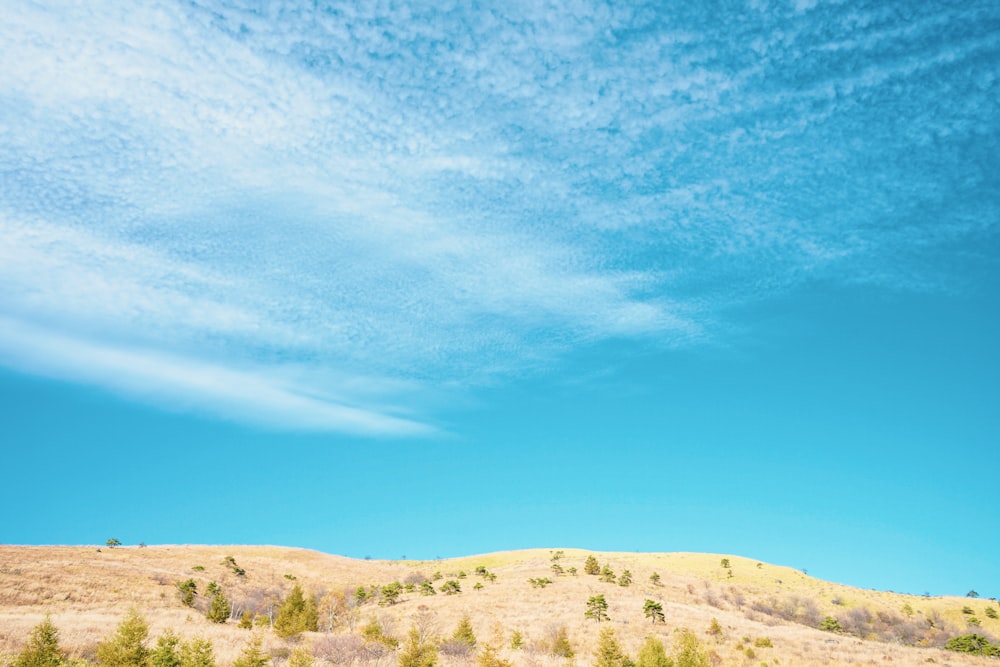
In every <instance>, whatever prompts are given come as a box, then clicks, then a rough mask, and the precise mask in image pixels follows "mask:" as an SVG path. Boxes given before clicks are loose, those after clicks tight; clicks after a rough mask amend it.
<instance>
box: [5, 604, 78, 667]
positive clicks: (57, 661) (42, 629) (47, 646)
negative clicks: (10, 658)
mask: <svg viewBox="0 0 1000 667" xmlns="http://www.w3.org/2000/svg"><path fill="white" fill-rule="evenodd" d="M65 662H66V654H65V653H63V651H62V649H60V648H59V630H57V629H56V626H55V624H54V623H52V619H51V618H49V617H48V616H46V617H45V620H44V621H42V622H41V623H39V624H38V625H36V626H35V628H34V629H33V630H32V631H31V638H30V639H29V640H28V644H27V645H26V646H25V647H24V649H23V650H22V651H21V652H20V653H19V654H18V656H17V658H15V659H14V667H61V666H62V665H63V664H65Z"/></svg>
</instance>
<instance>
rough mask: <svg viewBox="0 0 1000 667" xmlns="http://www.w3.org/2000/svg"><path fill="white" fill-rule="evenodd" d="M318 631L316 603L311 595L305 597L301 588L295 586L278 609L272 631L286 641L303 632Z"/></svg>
mask: <svg viewBox="0 0 1000 667" xmlns="http://www.w3.org/2000/svg"><path fill="white" fill-rule="evenodd" d="M318 629H319V612H318V611H317V609H316V601H315V600H314V599H313V597H312V596H311V595H309V596H307V595H305V594H304V593H303V592H302V587H301V586H299V585H298V584H295V586H294V587H293V588H292V590H291V592H289V593H288V596H287V597H286V598H285V599H284V601H283V602H282V603H281V607H280V608H278V615H277V616H275V618H274V631H275V632H276V633H277V634H278V636H279V637H281V638H283V639H288V638H290V637H296V636H298V635H299V634H301V633H303V632H316V630H318Z"/></svg>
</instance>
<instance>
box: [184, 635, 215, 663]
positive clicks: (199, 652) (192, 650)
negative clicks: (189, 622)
mask: <svg viewBox="0 0 1000 667" xmlns="http://www.w3.org/2000/svg"><path fill="white" fill-rule="evenodd" d="M180 667H215V652H214V651H213V650H212V642H210V641H209V640H207V639H202V638H200V637H196V638H195V639H192V640H190V641H186V642H184V643H183V644H181V665H180Z"/></svg>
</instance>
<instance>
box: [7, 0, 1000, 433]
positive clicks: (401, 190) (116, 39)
mask: <svg viewBox="0 0 1000 667" xmlns="http://www.w3.org/2000/svg"><path fill="white" fill-rule="evenodd" d="M799 4H800V5H801V7H800V9H804V8H806V5H808V8H809V9H810V11H808V12H805V14H803V15H796V14H795V12H790V11H788V7H787V6H784V8H783V9H778V8H776V7H773V8H771V10H769V11H765V12H761V13H760V14H757V15H750V14H746V13H743V12H736V13H727V12H721V13H712V14H708V13H705V12H704V10H702V9H698V8H697V7H686V8H684V9H683V11H682V10H681V8H680V7H677V8H674V9H675V10H676V11H663V12H660V11H652V10H650V11H639V10H633V9H630V8H625V9H623V8H618V7H614V6H612V5H608V4H606V3H598V2H589V1H581V2H575V3H553V4H550V5H538V4H537V3H528V4H527V5H525V6H522V7H517V6H510V5H504V6H502V7H500V6H498V7H494V8H489V7H483V8H479V9H475V10H469V9H466V8H464V7H462V6H458V5H456V6H455V7H451V8H443V7H430V8H426V9H424V8H419V7H416V6H410V5H407V4H405V3H404V4H401V5H394V6H392V7H389V6H384V5H381V4H378V3H372V4H359V3H344V4H342V5H338V4H336V3H334V4H331V5H329V6H326V7H324V8H322V9H320V8H306V9H303V8H302V7H299V6H297V3H280V2H279V3H271V4H269V5H268V6H267V8H264V9H259V10H258V9H257V8H250V7H242V6H241V3H239V2H235V1H234V2H221V1H219V2H207V3H202V4H199V5H197V6H193V5H189V4H178V3H173V2H167V1H165V0H164V1H162V2H154V3H147V4H145V5H144V6H143V7H141V8H128V9H125V8H119V7H118V6H116V5H113V4H108V3H84V4H76V5H72V6H68V7H67V6H62V5H59V6H57V4H55V3H52V4H47V3H44V2H31V3H29V2H15V3H13V4H11V5H10V6H8V7H5V21H4V22H3V23H2V24H0V178H2V183H3V186H4V187H3V189H2V193H0V236H2V240H3V243H2V244H0V285H2V287H3V293H2V295H0V315H3V316H5V317H6V318H7V319H8V321H9V322H11V323H13V325H16V326H20V327H26V328H28V329H31V330H32V331H37V332H38V333H39V335H38V336H37V338H38V340H47V341H49V342H48V343H46V345H47V346H48V347H47V348H46V349H49V348H51V349H53V350H56V351H57V352H56V354H57V356H58V355H59V354H61V353H58V349H65V350H73V351H75V352H76V353H80V354H83V353H85V352H92V353H93V354H92V355H91V356H93V357H94V359H98V360H103V361H101V362H100V363H97V362H96V361H95V362H94V363H91V364H89V365H87V364H82V363H81V364H79V365H76V366H74V365H73V364H69V363H66V364H63V366H64V367H66V368H71V367H72V368H76V369H77V370H74V371H72V372H71V371H69V370H67V371H65V373H64V376H66V377H73V378H75V379H79V380H81V381H86V382H92V383H96V384H101V385H104V386H109V387H112V388H117V389H118V390H121V391H126V392H134V391H136V389H135V388H136V387H137V386H138V385H141V384H144V383H146V384H153V385H156V384H157V381H156V378H157V377H159V378H160V379H161V380H162V384H163V386H165V387H172V388H173V389H169V390H165V393H166V394H171V395H180V394H183V390H182V389H181V388H183V387H189V388H192V387H193V388H195V389H197V392H196V393H198V395H199V396H203V397H206V399H205V400H204V401H202V403H203V404H204V405H209V406H215V408H214V409H215V410H216V411H217V412H219V414H225V415H227V416H232V415H233V414H235V413H237V412H241V413H242V414H249V413H250V412H253V411H254V410H242V409H240V408H238V407H237V406H238V405H239V404H244V405H246V406H257V405H258V404H260V403H261V402H262V401H260V400H258V399H255V398H254V396H270V397H271V398H273V399H274V400H273V401H272V403H273V405H276V406H279V405H280V406H284V407H283V409H285V410H287V412H288V414H289V415H292V414H297V415H303V414H311V415H313V417H310V418H308V419H306V418H302V419H305V421H309V419H312V421H313V423H316V424H322V425H323V427H324V428H331V429H334V430H336V429H346V430H351V431H359V430H360V431H364V430H366V429H368V430H369V431H371V432H389V431H392V429H393V428H395V427H393V426H386V424H390V425H391V424H395V423H396V422H395V421H394V420H397V419H403V421H404V422H405V424H410V422H409V421H408V420H409V419H411V418H409V417H407V418H400V417H399V416H398V415H399V414H401V413H400V412H399V410H398V409H397V408H395V407H382V404H383V402H382V401H381V400H380V396H381V398H384V399H386V400H385V404H386V405H389V406H392V405H398V404H401V403H398V402H397V401H396V399H399V400H400V401H403V400H404V399H402V398H400V397H399V396H395V395H394V394H393V393H392V392H391V391H389V389H387V388H386V387H387V386H394V383H396V382H400V383H402V384H403V385H406V386H409V383H417V384H418V385H419V386H421V387H422V388H423V389H425V390H427V389H430V388H433V387H439V386H445V385H448V386H455V385H456V384H457V385H462V386H475V385H476V384H477V383H481V382H486V381H492V380H495V379H497V377H498V376H499V377H516V376H517V375H518V374H519V373H522V372H524V370H525V369H527V368H531V367H533V366H534V365H536V364H538V363H547V362H548V361H549V360H553V359H558V357H559V353H560V352H561V351H563V350H565V349H566V348H568V347H572V346H577V345H586V344H589V343H591V342H594V341H600V340H605V339H608V338H619V339H626V340H627V339H638V338H642V339H644V340H653V341H658V342H659V343H660V344H663V345H674V344H679V343H681V342H690V341H692V340H699V339H701V338H703V337H705V336H710V335H711V333H712V332H711V330H710V329H711V323H712V322H713V321H715V320H716V319H717V313H718V312H719V310H720V309H721V308H723V307H725V306H727V305H729V304H732V303H739V302H742V301H745V300H746V299H753V298H761V297H766V296H768V295H769V294H771V293H773V292H774V291H780V290H783V289H792V288H794V286H795V285H797V284H800V283H801V282H802V281H804V280H808V279H828V280H829V279H833V280H839V279H842V278H840V276H843V275H850V276H851V280H871V281H872V282H878V283H882V284H886V283H888V284H893V282H894V281H895V282H896V283H900V284H911V283H912V280H911V278H910V276H912V275H913V274H914V268H913V265H912V262H913V261H914V260H913V259H912V258H913V257H915V256H916V255H917V254H919V253H918V251H919V252H923V251H924V249H925V248H926V247H927V245H929V244H930V245H935V246H944V245H946V244H948V243H954V242H956V240H962V239H968V238H970V237H971V236H972V235H975V234H984V233H989V230H990V229H991V227H990V222H989V221H991V220H995V217H996V215H995V214H996V210H997V201H996V196H995V194H990V192H989V191H987V190H986V189H982V188H980V189H977V186H976V183H985V182H988V180H989V176H988V174H989V173H990V166H991V164H992V163H991V162H990V160H992V161H993V162H995V157H988V156H989V155H995V154H996V153H995V152H993V153H989V152H987V153H985V154H984V155H986V156H987V157H983V156H980V155H979V154H978V153H977V154H976V155H974V156H973V157H972V159H970V157H969V153H968V148H967V143H968V142H969V137H971V136H973V135H975V136H977V137H980V138H982V137H983V136H985V137H987V138H988V139H989V141H987V142H982V141H978V142H977V143H976V145H977V146H979V145H990V144H995V140H996V129H995V120H994V116H993V114H992V113H991V110H992V109H995V106H996V101H995V99H992V98H991V97H990V95H991V93H990V91H991V90H992V88H991V86H990V82H992V81H993V78H995V76H994V74H993V68H992V67H991V66H990V63H991V59H990V55H991V54H992V53H993V52H994V51H996V49H997V47H998V41H997V38H996V37H995V35H993V34H991V33H989V32H988V31H984V30H983V29H982V28H981V26H982V25H984V21H985V24H988V23H989V19H990V17H991V16H993V15H994V14H995V9H993V8H991V6H990V5H988V4H987V3H981V4H980V5H976V6H973V7H967V8H963V9H962V11H961V12H958V11H956V12H950V13H945V12H940V11H930V10H921V11H922V12H923V13H922V14H921V15H920V16H917V17H915V18H914V20H913V21H912V22H911V23H910V24H909V27H906V28H903V27H899V26H898V25H897V24H894V23H893V18H892V15H890V14H887V13H885V12H881V11H876V10H872V11H858V10H856V9H854V8H853V7H851V6H841V5H836V4H826V3H823V4H820V3H799ZM785 12H787V15H786V13H785ZM918 13H919V12H918ZM941 26H950V27H952V28H953V33H952V34H949V35H947V36H945V37H942V36H941V32H942V31H941V30H940V29H939V28H940V27H941ZM817 45H818V46H817ZM991 77H992V78H991ZM900 119H905V120H900ZM914 158H917V159H914ZM993 166H995V165H993ZM928 202H930V203H934V204H935V205H937V204H939V203H940V202H946V204H943V205H941V208H939V209H938V210H939V211H941V215H939V216H938V218H937V220H936V221H935V223H934V225H933V229H931V228H930V227H931V225H929V224H928V223H926V221H924V220H923V218H921V217H920V216H919V215H916V213H917V212H919V211H921V210H922V209H924V208H926V207H927V204H928ZM900 212H907V215H910V214H913V215H912V217H905V216H903V215H901V214H900ZM887 220H888V222H887ZM970 220H980V221H981V222H980V223H979V224H978V226H977V225H976V224H973V223H970V222H969V221H970ZM982 221H985V222H982ZM25 330H27V329H25ZM32 338H34V336H27V335H17V336H13V335H8V336H6V337H5V338H3V341H4V342H0V345H3V346H4V348H3V350H0V352H2V353H3V354H4V355H5V357H6V358H7V359H8V360H11V361H10V362H9V363H11V364H14V363H15V361H14V360H17V359H22V358H31V359H36V360H38V359H41V358H43V356H44V355H43V354H42V353H41V352H39V350H38V349H36V348H35V347H32V346H31V344H30V343H31V339H32ZM18 346H24V347H23V349H22V348H20V347H18ZM39 349H40V348H39ZM116 349H117V350H120V351H121V354H122V355H123V356H121V357H116V356H115V354H114V353H115V350H116ZM63 356H65V355H63ZM147 357H148V359H149V363H148V364H143V363H141V360H142V359H143V358H147ZM206 358H211V359H212V363H211V364H209V365H206V364H205V363H204V362H203V361H199V360H203V359H206ZM126 359H127V360H128V362H129V364H132V365H134V366H135V367H136V368H142V369H144V370H143V371H142V373H141V378H142V382H139V381H138V380H137V381H135V382H131V381H130V382H131V383H122V382H118V383H117V384H116V382H117V381H115V380H112V379H111V378H110V377H106V376H105V372H107V373H108V375H109V376H110V375H111V374H113V373H112V370H113V369H115V368H118V367H119V366H120V365H122V364H124V363H125V360H126ZM164 360H172V361H171V362H170V363H166V362H165V361H164ZM174 362H176V363H174ZM33 363H34V362H33ZM35 365H36V366H37V363H36V364H35ZM29 366H31V367H32V368H34V367H35V366H33V365H32V364H26V365H24V368H25V369H28V370H30V369H29V368H28V367H29ZM171 367H176V368H184V369H185V370H184V372H183V373H181V375H179V376H178V375H176V374H172V373H171V372H170V368H171ZM289 367H294V368H303V367H309V368H311V369H313V370H312V372H310V373H298V375H297V376H296V377H297V379H295V380H294V381H289V382H290V384H286V383H284V381H280V382H279V381H278V380H276V378H279V377H286V373H287V369H288V368H289ZM102 369H104V370H102ZM30 372H35V371H30ZM38 372H41V371H38ZM45 372H47V373H51V374H55V375H59V371H58V369H57V368H55V367H53V368H49V369H47V370H45ZM226 373H231V374H233V375H231V376H227V375H226ZM328 374H334V375H336V376H338V377H342V378H369V377H379V378H383V380H381V381H380V383H378V384H377V385H375V384H372V383H370V382H367V381H365V382H361V383H360V384H359V383H357V382H353V381H350V382H346V384H345V385H344V386H351V387H353V388H354V389H353V390H352V391H351V392H348V393H338V394H336V396H333V397H331V394H330V393H329V389H328V386H329V383H328V382H326V381H325V380H318V379H317V378H322V377H326V376H327V375H328ZM137 377H139V376H137ZM220 377H223V378H225V380H224V381H217V380H216V379H217V378H220ZM236 378H243V379H242V380H241V381H240V382H238V383H237V384H239V385H240V386H244V387H254V389H253V391H251V392H249V394H246V395H244V394H242V393H240V392H238V391H234V390H233V389H231V388H230V389H226V388H225V387H226V386H227V385H228V384H229V382H228V381H229V380H232V379H236ZM254 378H257V380H254ZM255 382H256V383H257V384H255ZM382 382H387V383H388V384H382ZM126 385H127V386H126ZM362 386H364V387H367V389H365V390H364V391H362V390H361V389H360V387H362ZM376 386H377V387H381V389H374V388H373V387H376ZM213 393H214V394H216V395H217V397H218V400H215V401H213V400H208V398H207V397H210V396H211V395H213ZM413 393H419V390H417V391H416V392H411V393H409V394H408V396H410V398H409V399H406V400H412V395H413ZM390 397H393V398H392V400H389V399H390ZM154 400H159V399H154ZM324 405H326V406H327V408H329V409H328V410H327V411H326V412H324V408H323V406H324ZM344 406H351V407H350V408H348V407H344ZM351 410H359V411H360V412H359V413H355V412H351ZM279 412H280V410H277V411H272V412H270V413H269V414H272V415H274V419H275V421H280V416H279V414H278V413H279ZM359 415H360V416H359ZM424 418H428V419H429V417H428V416H427V415H416V416H414V417H412V420H413V421H415V422H417V421H421V420H422V419H424ZM380 419H384V420H386V421H385V423H381V422H380V421H379V420H380ZM338 420H339V421H338ZM365 424H368V426H365ZM380 424H381V425H380ZM407 428H409V427H408V426H407V427H404V426H399V429H398V432H404V431H406V430H407Z"/></svg>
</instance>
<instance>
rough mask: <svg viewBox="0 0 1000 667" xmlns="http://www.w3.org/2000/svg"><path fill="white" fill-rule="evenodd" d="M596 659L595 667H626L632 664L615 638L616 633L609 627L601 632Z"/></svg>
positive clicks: (595, 653)
mask: <svg viewBox="0 0 1000 667" xmlns="http://www.w3.org/2000/svg"><path fill="white" fill-rule="evenodd" d="M594 658H595V660H594V667H625V665H628V664H630V662H627V661H628V658H627V657H626V656H625V653H624V651H622V647H621V646H620V645H619V644H618V640H617V639H616V638H615V631H614V630H612V629H611V628H607V627H606V628H603V629H602V630H601V636H600V638H599V639H598V640H597V649H596V650H595V651H594Z"/></svg>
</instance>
